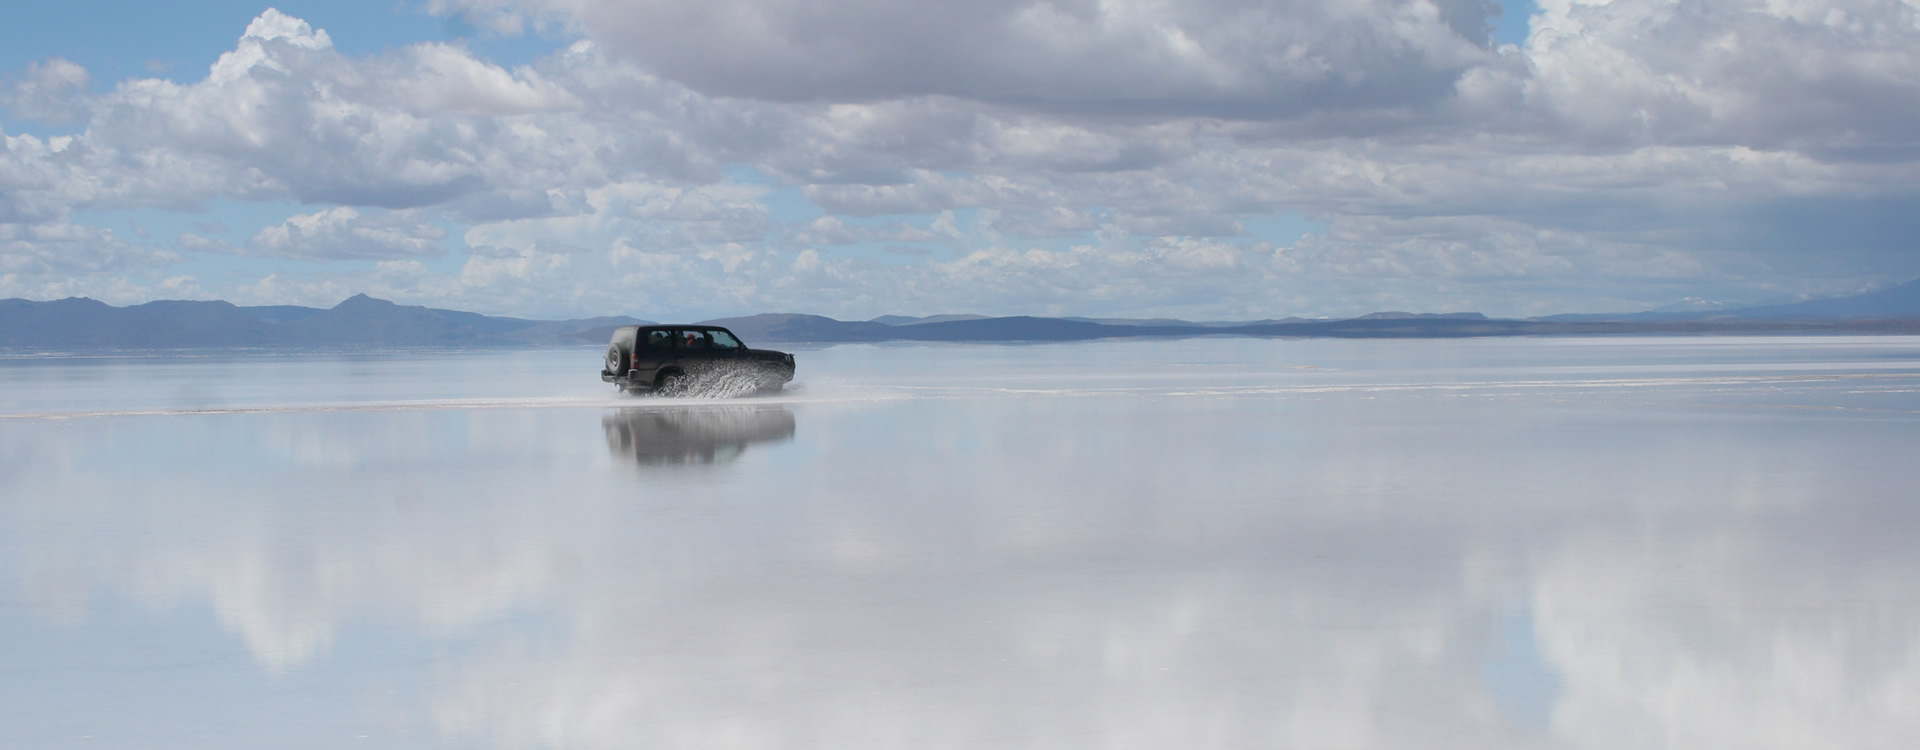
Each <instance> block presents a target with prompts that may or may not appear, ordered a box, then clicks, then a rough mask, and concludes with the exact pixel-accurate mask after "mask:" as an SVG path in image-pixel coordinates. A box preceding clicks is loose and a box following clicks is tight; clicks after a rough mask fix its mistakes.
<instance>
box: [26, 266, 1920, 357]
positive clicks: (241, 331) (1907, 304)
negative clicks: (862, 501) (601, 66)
mask: <svg viewBox="0 0 1920 750" xmlns="http://www.w3.org/2000/svg"><path fill="white" fill-rule="evenodd" d="M646 322H647V321H643V320H639V319H637V318H628V317H603V318H583V319H577V320H557V321H548V320H525V319H521V318H500V317H491V316H486V315H480V314H477V313H469V312H459V311H456V310H437V309H433V308H428V307H418V306H410V305H397V304H394V303H392V302H388V301H385V300H378V299H374V298H372V297H368V296H366V295H355V296H353V297H351V298H349V299H347V300H346V301H344V302H341V303H340V304H339V305H336V306H334V307H333V308H331V309H325V310H323V309H320V308H314V307H296V306H289V305H277V306H268V307H239V306H236V305H233V304H230V303H227V302H218V301H214V302H190V301H160V302H149V303H146V304H144V305H132V306H129V307H114V306H111V305H108V304H106V303H103V302H98V301H95V300H91V299H85V298H69V299H63V300H56V301H52V302H34V301H30V300H23V299H8V300H0V348H5V349H17V350H60V351H64V350H80V349H194V348H259V349H298V348H354V347H372V348H454V347H507V346H560V345H577V344H584V343H599V342H603V341H606V340H607V338H608V336H609V335H610V334H611V333H612V331H613V329H614V328H616V327H619V326H623V325H635V324H643V323H646ZM704 322H708V323H713V324H717V325H724V326H726V327H728V328H730V329H732V330H733V331H734V332H735V333H738V334H740V336H741V338H743V339H745V340H746V341H748V342H749V343H756V344H757V343H760V342H768V343H796V342H810V343H840V342H861V341H869V342H872V341H981V342H985V341H1081V340H1088V339H1102V338H1129V337H1162V338H1174V337H1189V336H1206V335H1240V336H1270V337H1271V336H1294V337H1338V338H1457V337H1468V336H1526V335H1621V334H1661V333H1665V334H1711V333H1723V334H1768V333H1772V334H1782V333H1905V334H1920V280H1916V281H1912V282H1908V283H1906V284H1902V285H1900V286H1897V287H1893V288H1891V289H1885V290H1881V291H1877V292H1871V293H1868V294H1861V295H1856V296H1852V297H1841V298H1836V299H1824V300H1814V301H1810V302H1801V303H1797V304H1791V305H1768V306H1763V307H1749V308H1744V309H1737V310H1711V311H1687V312H1644V313H1624V314H1619V315H1554V316H1548V317H1544V318H1532V319H1527V320H1510V319H1498V318H1488V317H1486V316H1484V315H1481V314H1479V313H1434V314H1427V313H1405V312H1380V313H1373V314H1371V315H1364V316H1361V317H1358V318H1348V319H1341V320H1326V319H1319V320H1308V319H1302V318H1284V319H1279V320H1256V321H1208V322H1197V323H1196V322H1190V321H1184V320H1174V319H1166V318H1154V319H1136V318H1038V317H1029V316H1014V317H1000V318H995V317H987V316H982V315H934V316H929V317H920V318H915V317H906V316H899V315H887V316H882V317H879V318H875V319H873V320H866V321H843V320H835V319H833V318H828V317H822V316H819V315H802V314H765V315H754V316H750V317H742V318H724V319H720V320H714V321H704Z"/></svg>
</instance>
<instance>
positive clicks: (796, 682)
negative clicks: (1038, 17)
mask: <svg viewBox="0 0 1920 750" xmlns="http://www.w3.org/2000/svg"><path fill="white" fill-rule="evenodd" d="M598 353H599V352H598V350H579V351H572V350H561V351H540V352H494V353H487V352H478V353H468V354H446V355H435V356H434V357H432V358H428V359H427V360H425V361H423V360H421V359H418V358H415V357H413V356H410V355H361V356H357V357H352V358H330V357H323V356H317V355H316V356H313V357H305V358H273V357H263V358H246V357H238V358H221V357H210V358H191V357H187V358H166V357H155V358H129V359H124V360H110V361H111V362H112V363H113V364H106V363H104V362H103V361H102V360H91V359H88V360H82V359H57V358H55V359H47V358H40V359H31V360H25V359H14V360H4V361H0V393H4V394H6V395H5V396H4V397H0V399H4V400H3V401H0V746H5V747H69V746H80V745H91V746H111V747H125V748H174V747H180V748H188V747H191V748H227V747H232V748H252V747H261V746H273V747H315V748H319V747H328V748H332V747H341V746H345V745H353V746H364V747H513V748H518V747H527V748H541V747H567V748H574V747H579V748H630V747H649V748H682V747H684V748H714V747H734V748H810V747H823V748H898V747H916V748H989V747H990V748H1027V747H1032V748H1082V747H1086V748H1092V747H1101V748H1108V747H1119V748H1134V747H1138V748H1247V747H1287V746H1304V747H1355V748H1404V747H1463V748H1466V747H1471V748H1506V747H1513V748H1532V747H1543V748H1544V747H1554V748H1558V747H1595V748H1603V747H1604V748H1617V747H1675V748H1717V747H1728V748H1732V747H1740V748H1750V747H1760V748H1766V747H1782V748H1787V747H1792V748H1803V747H1812V746H1835V747H1849V748H1871V747H1889V748H1891V747H1904V746H1906V745H1907V742H1908V740H1909V738H1911V737H1912V736H1916V735H1920V708H1916V706H1920V702H1916V701H1915V700H1914V699H1913V696H1915V695H1916V694H1920V651H1916V649H1915V648H1914V645H1915V638H1916V636H1917V635H1920V600H1916V599H1915V598H1914V597H1913V595H1912V592H1913V591H1914V590H1916V588H1917V587H1916V584H1920V551H1916V549H1915V547H1914V545H1912V544H1911V540H1912V539H1913V538H1915V536H1916V534H1915V532H1916V531H1920V517H1916V513H1915V510H1914V509H1913V508H1912V506H1911V498H1912V496H1913V490H1912V488H1913V487H1915V486H1920V467H1916V466H1915V465H1914V463H1913V461H1912V460H1911V454H1912V452H1913V450H1912V447H1913V446H1914V445H1917V444H1920V440H1916V438H1920V340H1916V339H1913V338H1894V337H1885V338H1840V337H1833V338H1809V339H1776V338H1768V339H1753V338H1749V339H1592V340H1570V339H1537V340H1500V341H1384V342H1367V341H1351V342H1342V341H1274V340H1249V339H1225V338H1223V339H1200V340H1189V341H1179V342H1137V341H1130V342H1092V343H1086V344H1068V345H1047V346H912V345H883V346H842V347H832V348H827V349H822V350H815V351H801V352H797V355H798V358H799V360H800V363H801V369H800V373H799V376H798V379H797V380H796V381H795V384H794V385H793V386H792V387H791V388H790V389H789V390H788V391H787V392H786V393H783V394H780V395H777V396H773V397H767V398H756V399H745V400H738V401H677V400H673V399H658V398H633V397H621V396H615V395H612V394H610V393H607V392H605V391H606V390H610V389H602V388H601V386H602V385H603V384H600V383H598V382H597V381H596V380H595V379H594V378H595V376H594V374H593V370H594V368H595V367H596V366H597V355H598ZM482 374H485V375H484V376H483V375H482ZM93 392H97V393H98V395H97V397H96V396H91V395H89V394H90V393H93ZM182 394H192V395H193V398H191V399H189V398H185V397H183V396H182ZM83 738H85V739H83Z"/></svg>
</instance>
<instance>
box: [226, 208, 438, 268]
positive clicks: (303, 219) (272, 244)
mask: <svg viewBox="0 0 1920 750" xmlns="http://www.w3.org/2000/svg"><path fill="white" fill-rule="evenodd" d="M446 236H447V230H445V229H442V228H440V227H437V226H434V225H432V224H426V223H421V222H419V221H417V220H416V219H415V217H413V216H411V215H409V214H407V213H406V212H382V213H380V214H377V215H373V216H363V215H361V214H360V212H358V211H355V210H353V209H351V208H347V207H345V206H339V207H335V208H329V209H327V210H325V211H320V212H317V213H311V214H298V215H295V216H291V217H288V219H287V220H286V221H285V222H282V223H280V224H278V225H276V226H270V227H267V228H265V229H262V230H260V231H259V232H258V233H255V234H254V235H253V238H252V239H250V240H248V241H247V247H248V249H250V250H252V251H254V252H256V253H260V254H263V255H275V256H279V257H282V258H304V259H322V260H349V259H387V258H405V257H438V256H440V255H444V254H446V245H445V244H444V243H443V242H442V240H444V239H445V238H446Z"/></svg>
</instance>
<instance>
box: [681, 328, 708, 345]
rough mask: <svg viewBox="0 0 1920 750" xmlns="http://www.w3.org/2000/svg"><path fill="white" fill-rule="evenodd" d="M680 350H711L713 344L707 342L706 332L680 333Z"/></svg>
mask: <svg viewBox="0 0 1920 750" xmlns="http://www.w3.org/2000/svg"><path fill="white" fill-rule="evenodd" d="M680 348H682V349H711V348H713V343H712V342H711V341H708V340H707V332H706V331H681V332H680Z"/></svg>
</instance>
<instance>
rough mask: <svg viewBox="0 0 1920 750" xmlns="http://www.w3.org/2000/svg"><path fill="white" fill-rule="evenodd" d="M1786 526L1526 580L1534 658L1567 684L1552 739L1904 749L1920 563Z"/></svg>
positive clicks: (1706, 536) (1917, 655) (1607, 547)
mask: <svg viewBox="0 0 1920 750" xmlns="http://www.w3.org/2000/svg"><path fill="white" fill-rule="evenodd" d="M1808 521H1809V525H1811V524H1812V523H1817V522H1814V521H1813V520H1812V519H1808ZM1785 526H1786V528H1784V529H1783V528H1779V527H1774V528H1763V529H1744V530H1741V532H1745V533H1741V532H1733V533H1729V531H1728V530H1709V531H1707V532H1706V533H1703V534H1701V535H1699V536H1698V537H1693V536H1689V537H1687V538H1680V539H1671V538H1670V539H1664V540H1660V542H1661V543H1654V544H1650V543H1649V540H1647V539H1646V538H1645V537H1644V535H1639V534H1629V533H1618V532H1614V533H1601V534H1594V535H1591V536H1590V537H1587V538H1580V539H1577V540H1571V541H1570V542H1569V543H1567V544H1565V545H1564V546H1562V547H1561V548H1560V549H1558V550H1556V551H1555V553H1554V554H1553V556H1552V558H1551V559H1550V560H1548V561H1546V563H1545V564H1544V565H1543V569H1542V572H1541V574H1540V576H1539V577H1538V579H1537V580H1536V581H1535V583H1534V585H1535V586H1536V588H1537V592H1538V593H1537V599H1538V602H1539V607H1540V610H1539V617H1540V620H1539V629H1540V630H1539V632H1540V640H1541V647H1542V649H1543V651H1544V652H1545V653H1546V655H1547V658H1548V659H1550V660H1552V661H1553V662H1554V663H1555V664H1557V665H1559V668H1560V669H1561V671H1562V672H1563V673H1564V674H1565V675H1567V677H1568V679H1567V682H1566V687H1567V693H1566V696H1565V699H1564V700H1563V701H1562V702H1561V703H1560V705H1559V706H1558V710H1557V712H1556V715H1555V729H1556V730H1557V733H1558V734H1560V735H1562V736H1565V737H1569V738H1574V739H1577V740H1579V745H1580V746H1585V747H1596V748H1607V747H1695V748H1782V749H1783V750H1785V749H1789V748H1807V747H1845V748H1900V747H1911V746H1912V742H1913V738H1914V737H1920V648H1916V638H1920V604H1917V603H1916V602H1915V601H1914V598H1913V591H1914V590H1915V588H1914V587H1915V584H1916V583H1920V580H1917V579H1920V576H1917V575H1916V572H1920V564H1916V563H1920V559H1916V557H1917V556H1916V555H1914V554H1913V553H1912V552H1910V551H1905V550H1903V551H1902V554H1900V555H1898V556H1897V557H1895V558H1893V559H1887V558H1886V557H1885V556H1883V555H1880V554H1876V553H1875V552H1872V551H1863V550H1847V549H1845V548H1844V547H1840V548H1836V547H1829V546H1826V543H1831V542H1836V541H1837V542H1840V544H1842V545H1846V544H1848V543H1849V541H1848V540H1844V539H1826V540H1820V542H1818V543H1815V544H1808V543H1807V542H1808V541H1809V540H1807V539H1805V538H1795V537H1799V536H1800V533H1801V532H1802V531H1803V529H1794V528H1793V525H1792V524H1786V525H1785ZM1901 526H1902V527H1907V528H1910V524H1909V523H1906V522H1904V521H1903V522H1902V523H1901Z"/></svg>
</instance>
